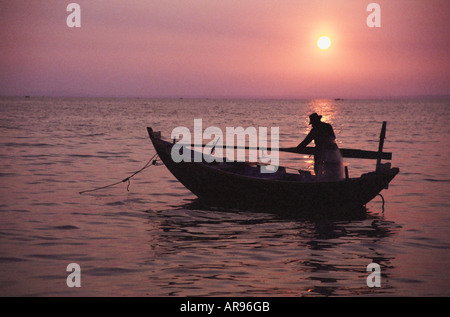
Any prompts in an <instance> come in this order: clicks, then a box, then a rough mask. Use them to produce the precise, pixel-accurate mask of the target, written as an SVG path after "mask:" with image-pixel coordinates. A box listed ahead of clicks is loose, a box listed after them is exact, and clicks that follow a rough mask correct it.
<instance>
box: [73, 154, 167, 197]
mask: <svg viewBox="0 0 450 317" xmlns="http://www.w3.org/2000/svg"><path fill="white" fill-rule="evenodd" d="M157 156H158V153H156V154H155V155H153V156H152V158H151V159H150V160H149V161H148V162H147V163H146V164H145V165H144V167H142V168H141V169H140V170H137V171H136V172H134V173H133V174H131V175H130V176H128V177H127V178H125V179H123V180H121V181H118V182H115V183H113V184H109V185H106V186H102V187H97V188H94V189H88V190H83V191H81V192H79V194H84V193H88V192H94V191H97V190H100V189H106V188H109V187H113V186H116V185H118V184H120V183H125V182H128V185H127V191H129V188H130V179H131V178H132V177H134V176H136V175H137V174H139V173H140V172H142V171H143V170H145V169H146V168H149V167H150V166H152V165H156V162H157V160H158V159H157V158H156V159H155V157H157Z"/></svg>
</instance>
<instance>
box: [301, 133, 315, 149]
mask: <svg viewBox="0 0 450 317" xmlns="http://www.w3.org/2000/svg"><path fill="white" fill-rule="evenodd" d="M311 132H312V130H311V131H310V132H309V133H308V135H307V136H306V138H305V139H304V140H303V141H302V142H300V144H299V145H297V149H299V150H301V149H304V148H305V147H306V146H307V145H308V144H309V143H311V141H312V140H314V137H313V135H312V133H311Z"/></svg>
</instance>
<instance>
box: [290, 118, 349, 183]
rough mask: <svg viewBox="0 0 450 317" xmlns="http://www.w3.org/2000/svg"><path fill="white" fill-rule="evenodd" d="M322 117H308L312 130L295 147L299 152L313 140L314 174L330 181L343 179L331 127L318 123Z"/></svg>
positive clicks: (339, 156)
mask: <svg viewBox="0 0 450 317" xmlns="http://www.w3.org/2000/svg"><path fill="white" fill-rule="evenodd" d="M321 118H322V116H319V115H318V114H317V113H313V114H311V115H310V116H309V124H311V125H312V129H311V131H310V132H309V134H308V135H307V136H306V138H305V139H304V140H303V141H302V142H301V143H300V144H299V145H297V149H299V150H300V151H301V150H302V149H304V148H305V147H306V146H307V145H308V144H309V143H311V141H313V140H314V143H315V145H316V147H315V150H314V173H315V174H316V176H323V177H326V178H331V179H341V178H343V168H342V157H341V153H340V151H339V148H338V146H337V144H336V142H335V139H336V136H335V134H334V131H333V127H332V126H331V125H330V124H328V123H325V122H322V121H320V119H321Z"/></svg>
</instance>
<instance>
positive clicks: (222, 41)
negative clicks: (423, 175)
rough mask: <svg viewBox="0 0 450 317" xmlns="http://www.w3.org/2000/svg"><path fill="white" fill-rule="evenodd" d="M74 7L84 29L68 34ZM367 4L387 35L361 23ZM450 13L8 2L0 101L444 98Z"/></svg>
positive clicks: (319, 0) (325, 6)
mask: <svg viewBox="0 0 450 317" xmlns="http://www.w3.org/2000/svg"><path fill="white" fill-rule="evenodd" d="M70 2H76V3H78V4H79V5H80V6H81V28H69V27H67V25H66V18H67V16H68V15H69V12H66V7H67V5H68V4H69V3H70ZM371 2H376V3H378V4H379V5H380V6H381V28H369V27H368V26H367V24H366V18H367V16H368V15H369V12H367V11H366V7H367V5H368V4H369V3H371ZM449 12H450V1H448V0H378V1H369V0H345V1H343V0H326V1H325V0H314V1H311V0H307V1H304V0H270V1H269V0H239V1H237V0H223V1H211V0H159V1H152V0H129V1H123V0H121V1H117V0H96V1H92V0H89V1H88V0H79V1H76V0H75V1H64V0H46V1H26V0H14V1H12V0H11V1H9V0H8V1H1V2H0V40H1V46H0V95H33V96H34V95H37V96H42V95H51V96H125V97H271V98H291V97H297V98H335V97H341V98H370V97H402V96H416V95H448V92H449V83H450V81H449V79H450V66H449V62H448V60H449V53H448V52H449V49H450V37H449V30H450V29H449V23H448V14H449ZM320 35H328V36H329V37H330V38H331V41H332V45H331V47H330V49H328V50H326V51H322V50H320V49H318V48H317V46H316V41H317V39H318V37H319V36H320Z"/></svg>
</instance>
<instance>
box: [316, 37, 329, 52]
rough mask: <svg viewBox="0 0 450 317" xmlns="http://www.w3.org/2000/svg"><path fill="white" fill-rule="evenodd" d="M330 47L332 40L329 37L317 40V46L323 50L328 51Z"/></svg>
mask: <svg viewBox="0 0 450 317" xmlns="http://www.w3.org/2000/svg"><path fill="white" fill-rule="evenodd" d="M330 45H331V40H330V38H329V37H327V36H321V37H320V38H319V39H318V40H317V46H318V47H319V48H320V49H322V50H326V49H328V48H329V47H330Z"/></svg>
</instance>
